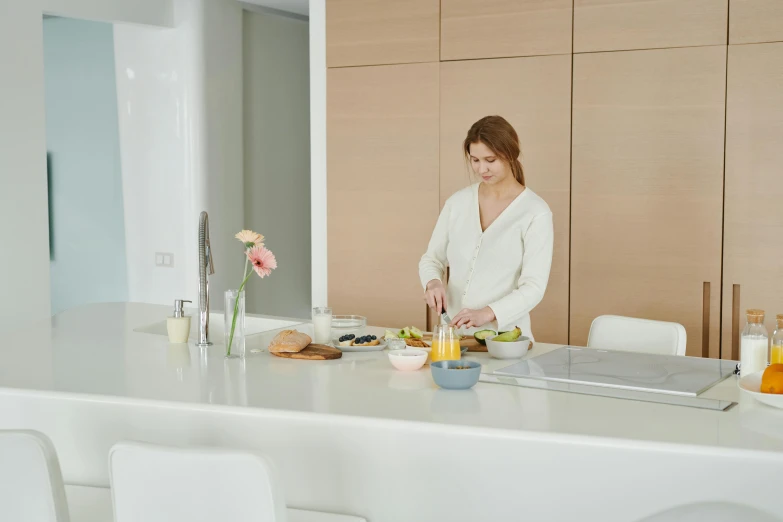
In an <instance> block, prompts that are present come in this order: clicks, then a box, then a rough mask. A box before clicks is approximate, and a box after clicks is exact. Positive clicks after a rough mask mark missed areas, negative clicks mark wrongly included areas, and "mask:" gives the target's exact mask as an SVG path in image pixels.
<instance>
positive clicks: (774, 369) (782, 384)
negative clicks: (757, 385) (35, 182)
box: [761, 363, 783, 394]
mask: <svg viewBox="0 0 783 522" xmlns="http://www.w3.org/2000/svg"><path fill="white" fill-rule="evenodd" d="M761 393H776V394H783V364H780V363H777V364H770V365H769V366H767V369H766V370H764V373H763V374H762V375H761Z"/></svg>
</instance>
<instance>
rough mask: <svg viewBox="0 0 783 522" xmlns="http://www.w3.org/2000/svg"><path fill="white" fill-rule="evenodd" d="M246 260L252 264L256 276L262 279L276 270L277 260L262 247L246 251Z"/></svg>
mask: <svg viewBox="0 0 783 522" xmlns="http://www.w3.org/2000/svg"><path fill="white" fill-rule="evenodd" d="M247 258H248V259H249V260H250V262H251V263H253V270H255V271H256V274H258V275H259V276H261V278H262V279H263V278H264V277H266V276H268V275H269V274H271V273H272V270H274V269H275V268H277V260H276V259H275V255H274V254H273V253H272V252H271V251H270V250H269V249H267V248H266V247H264V246H254V247H253V248H251V249H249V250H248V251H247Z"/></svg>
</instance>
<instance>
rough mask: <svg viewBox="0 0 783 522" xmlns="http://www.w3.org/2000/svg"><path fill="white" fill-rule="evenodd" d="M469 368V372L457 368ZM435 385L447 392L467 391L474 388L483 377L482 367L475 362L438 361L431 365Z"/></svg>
mask: <svg viewBox="0 0 783 522" xmlns="http://www.w3.org/2000/svg"><path fill="white" fill-rule="evenodd" d="M458 366H460V367H463V368H464V367H465V366H467V367H468V369H467V370H457V369H456V368H457V367H458ZM430 371H431V372H432V379H433V380H434V381H435V384H437V385H438V386H440V387H441V388H444V389H446V390H467V389H468V388H472V387H473V386H474V385H475V384H476V383H477V382H478V380H479V377H480V376H481V365H480V364H479V363H477V362H473V361H438V362H434V363H431V364H430Z"/></svg>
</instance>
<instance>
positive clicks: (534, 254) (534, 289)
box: [489, 212, 554, 326]
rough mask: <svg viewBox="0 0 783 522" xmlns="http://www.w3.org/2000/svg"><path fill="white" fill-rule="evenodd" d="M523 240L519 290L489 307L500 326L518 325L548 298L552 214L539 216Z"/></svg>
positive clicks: (552, 231) (552, 237)
mask: <svg viewBox="0 0 783 522" xmlns="http://www.w3.org/2000/svg"><path fill="white" fill-rule="evenodd" d="M523 241H524V243H525V245H524V246H525V250H524V254H522V272H521V273H520V275H519V280H518V281H517V289H516V290H514V291H513V292H511V293H509V294H508V295H506V296H505V297H502V298H500V299H499V300H497V301H495V302H494V303H492V304H490V305H489V307H490V308H492V311H493V312H495V318H496V319H497V323H498V325H499V326H501V325H513V324H515V323H516V322H517V321H518V320H519V319H520V318H522V316H523V315H525V314H527V313H530V311H531V310H532V309H533V308H535V307H536V305H537V304H538V303H540V302H541V299H543V298H544V292H545V291H546V285H547V282H548V281H549V271H550V269H551V268H552V248H553V243H554V229H553V225H552V213H551V212H547V213H545V214H539V215H538V216H536V217H535V218H534V219H533V221H532V222H531V223H530V226H529V227H528V229H527V232H526V233H525V236H524V239H523Z"/></svg>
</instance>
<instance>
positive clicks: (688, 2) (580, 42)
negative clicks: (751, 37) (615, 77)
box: [574, 0, 778, 53]
mask: <svg viewBox="0 0 783 522" xmlns="http://www.w3.org/2000/svg"><path fill="white" fill-rule="evenodd" d="M773 1H778V0H773ZM728 9H729V8H728V0H656V1H653V2H650V1H639V0H575V1H574V52H576V53H583V52H592V51H619V50H628V49H653V48H664V47H687V46H696V45H720V44H723V45H725V44H726V24H727V16H728Z"/></svg>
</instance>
